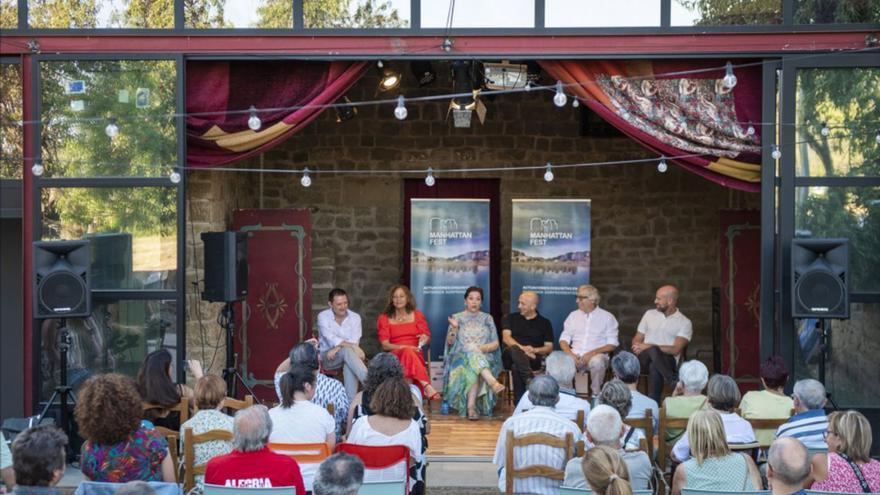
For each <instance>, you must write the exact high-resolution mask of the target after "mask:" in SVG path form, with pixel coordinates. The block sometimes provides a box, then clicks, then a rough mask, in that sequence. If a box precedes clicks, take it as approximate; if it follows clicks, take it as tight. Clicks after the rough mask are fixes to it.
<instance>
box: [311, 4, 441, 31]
mask: <svg viewBox="0 0 880 495" xmlns="http://www.w3.org/2000/svg"><path fill="white" fill-rule="evenodd" d="M422 8H424V7H422ZM443 18H444V19H445V18H446V17H445V14H444V17H443ZM303 24H304V26H305V27H306V28H307V29H324V28H360V29H364V28H407V27H409V26H410V2H409V0H330V1H328V0H303Z"/></svg>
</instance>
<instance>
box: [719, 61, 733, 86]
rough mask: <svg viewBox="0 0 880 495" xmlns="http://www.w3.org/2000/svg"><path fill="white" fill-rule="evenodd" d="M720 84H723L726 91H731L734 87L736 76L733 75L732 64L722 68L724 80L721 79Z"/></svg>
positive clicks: (728, 63)
mask: <svg viewBox="0 0 880 495" xmlns="http://www.w3.org/2000/svg"><path fill="white" fill-rule="evenodd" d="M721 84H724V87H725V88H727V89H733V87H734V86H736V74H734V73H733V64H731V63H730V62H727V64H726V65H725V66H724V78H723V79H721Z"/></svg>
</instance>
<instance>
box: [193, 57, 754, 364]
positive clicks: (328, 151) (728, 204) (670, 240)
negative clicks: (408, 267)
mask: <svg viewBox="0 0 880 495" xmlns="http://www.w3.org/2000/svg"><path fill="white" fill-rule="evenodd" d="M438 75H439V76H440V77H439V78H438V81H437V82H436V83H435V85H434V86H432V87H430V88H427V89H419V88H417V87H414V85H413V86H406V84H407V83H412V81H410V79H409V78H410V77H411V76H409V75H408V74H406V77H405V79H404V87H402V89H401V92H402V93H403V94H405V95H407V96H410V97H411V96H419V95H426V94H442V93H448V92H449V91H450V87H451V83H450V82H449V77H448V74H446V73H444V71H442V70H438ZM376 84H377V80H376V78H375V77H374V76H373V74H372V73H371V74H369V75H368V76H367V77H365V78H364V79H362V80H361V81H360V82H359V83H358V84H357V85H356V86H355V87H354V88H352V90H351V91H349V93H348V96H349V97H350V98H351V99H352V100H353V101H363V100H369V99H373V98H375V97H376V94H375V88H376ZM413 84H414V83H413ZM396 94H397V93H394V95H390V96H381V95H380V96H379V98H382V97H385V98H389V97H393V96H396ZM552 96H553V93H552V92H542V91H533V92H530V93H521V94H515V95H503V96H497V97H495V98H494V99H493V100H491V101H487V102H486V104H487V107H488V116H487V119H486V123H485V124H484V125H480V124H479V123H478V122H477V121H476V119H475V120H474V123H473V125H472V127H471V128H470V129H455V128H453V126H452V122H451V120H450V121H449V122H446V121H444V118H445V113H446V108H447V106H448V102H447V101H442V102H436V103H418V104H416V103H411V104H409V105H408V110H409V117H408V118H407V119H406V120H405V121H402V122H401V121H398V120H396V119H395V118H394V117H393V115H392V110H393V106H391V105H386V106H382V107H366V106H365V107H361V108H359V111H358V115H357V116H356V117H355V118H354V119H353V120H351V121H347V122H342V123H337V122H336V115H335V112H333V111H327V112H325V113H324V114H323V115H321V116H320V117H319V118H318V119H317V120H316V121H315V122H313V123H312V124H310V125H309V126H308V127H307V128H305V129H303V130H302V131H301V132H300V133H298V134H297V135H295V136H294V137H292V138H291V139H290V140H289V141H288V142H287V143H285V144H284V145H282V146H279V147H277V148H275V149H273V150H271V151H269V152H268V153H266V154H265V155H263V156H262V157H259V158H256V159H252V160H249V161H247V162H246V163H244V164H242V166H245V167H253V168H259V167H262V168H302V167H304V166H308V167H309V168H310V169H312V170H322V171H324V170H334V169H358V170H364V171H367V170H374V171H375V170H424V169H426V168H427V167H428V166H431V167H434V169H435V170H437V177H438V180H443V179H446V178H465V177H466V178H489V177H491V178H498V179H500V184H501V246H500V250H499V252H500V255H501V257H502V259H501V267H502V273H501V283H502V301H501V307H502V308H507V307H509V304H510V302H509V299H510V290H509V287H508V284H509V266H510V247H509V246H510V219H511V210H512V208H511V200H512V199H514V198H589V199H591V200H592V221H593V224H592V265H591V274H592V275H591V276H592V280H591V282H592V283H593V284H594V285H596V286H597V287H598V288H599V290H600V291H601V293H602V295H603V306H604V307H605V308H606V309H608V310H609V311H611V312H612V313H614V314H615V315H616V316H617V317H618V319H619V321H620V328H621V341H622V342H628V341H629V340H630V338H631V337H632V335H633V334H634V332H635V326H636V325H637V323H638V320H639V318H640V317H641V314H642V313H643V312H644V311H645V309H646V308H649V307H651V305H652V301H653V298H654V291H655V290H656V288H657V287H658V286H659V285H661V284H664V283H674V284H676V285H678V286H679V288H680V289H681V293H682V297H681V301H680V306H681V308H682V310H683V312H684V313H685V314H686V315H688V316H689V317H690V318H691V319H692V320H693V323H694V342H693V345H692V346H691V348H690V351H689V355H690V356H694V355H695V354H696V353H697V352H699V357H701V358H703V359H704V360H707V361H709V360H711V288H712V287H717V286H718V285H719V284H720V268H719V260H718V252H719V247H718V243H717V238H718V229H719V221H718V212H719V210H721V209H725V208H758V207H759V206H760V201H759V200H760V198H759V195H757V194H747V193H742V192H738V191H733V190H729V189H725V188H723V187H721V186H718V185H716V184H714V183H712V182H709V181H706V180H704V179H701V178H699V177H697V176H695V175H694V174H691V173H688V172H686V171H682V170H681V169H679V168H678V167H676V166H674V165H670V167H669V171H668V172H666V173H665V174H661V173H659V172H658V171H657V169H656V163H655V162H652V163H647V164H632V165H617V166H602V167H591V168H576V169H557V170H555V175H556V178H555V180H554V181H553V182H551V183H547V182H545V181H544V180H543V178H542V176H543V170H535V171H525V172H505V173H497V172H484V173H468V174H449V173H442V170H443V168H444V167H462V166H467V167H474V168H481V167H498V166H505V165H540V164H543V163H545V162H548V161H549V162H552V163H556V164H562V163H587V162H600V161H610V160H627V159H635V158H653V157H654V156H655V155H653V154H652V153H649V152H647V151H645V150H644V149H643V148H642V147H640V146H639V145H637V144H636V143H634V142H633V141H631V140H629V139H628V138H626V137H624V136H622V135H620V134H616V133H611V135H603V136H598V137H593V136H581V135H580V131H579V119H580V111H581V110H580V109H575V108H572V107H571V106H570V105H569V106H567V107H565V108H557V107H555V106H554V105H553V103H552V102H551V98H552ZM412 177H418V175H416V176H414V175H412V174H406V175H403V174H387V173H377V174H357V175H337V174H316V175H313V176H312V178H313V184H312V186H311V187H309V188H303V187H301V186H300V184H299V180H298V179H299V176H292V175H289V174H269V173H266V174H259V173H251V174H241V173H237V174H230V173H223V172H190V173H189V175H188V180H189V181H190V182H189V184H190V187H189V191H188V197H189V199H190V202H191V204H192V213H191V217H190V218H191V220H192V222H193V230H194V233H193V232H191V231H190V228H189V226H188V227H187V236H188V243H187V246H188V251H187V257H188V262H187V267H188V272H187V273H188V279H189V281H190V282H193V281H194V280H195V279H194V275H195V274H196V273H197V272H196V269H197V268H200V265H199V263H201V257H202V256H201V241H200V240H199V238H198V234H199V232H200V231H203V230H215V229H216V230H219V229H223V228H226V227H228V226H229V225H230V223H231V222H230V220H231V212H232V211H233V210H234V209H236V208H309V209H310V210H311V213H312V227H313V230H312V233H313V237H312V253H313V263H312V265H313V266H312V275H313V291H314V295H313V297H312V301H313V309H314V312H315V313H316V312H317V311H318V310H320V309H323V308H324V307H326V306H325V303H324V301H325V297H326V296H325V294H326V292H327V290H329V288H331V287H333V286H340V287H343V288H345V289H346V290H347V291H348V292H349V293H350V295H351V299H352V308H353V309H354V310H356V311H358V312H360V313H361V315H362V316H363V318H364V323H365V328H364V331H365V336H366V338H365V344H364V346H365V348H366V349H367V350H368V352H369V353H372V352H375V351H377V350H378V343H377V342H376V340H375V319H376V316H377V315H378V313H379V311H380V310H381V308H382V306H383V304H384V299H385V290H386V288H387V287H388V286H389V285H390V284H392V283H394V282H396V281H398V280H399V279H401V277H402V275H403V253H402V250H403V239H402V235H403V232H404V230H403V179H404V178H412ZM261 191H262V192H261ZM193 247H195V249H196V251H197V258H198V260H197V261H198V263H195V264H194V263H193V259H192V248H193ZM188 287H189V288H190V291H191V292H192V291H193V289H192V287H193V286H192V284H189V285H188ZM194 299H195V296H193V297H190V298H189V299H188V301H189V302H190V306H189V308H188V311H189V314H188V328H187V331H188V338H187V341H188V346H189V349H190V354H191V355H196V356H198V355H199V353H200V352H201V350H202V349H205V352H206V353H207V354H208V355H209V357H210V354H212V353H214V352H215V349H214V347H213V346H214V343H215V342H217V338H216V334H217V331H218V329H217V327H216V324H215V323H214V319H215V317H216V311H217V309H216V308H215V306H216V305H207V304H205V303H202V304H201V309H202V311H201V312H200V313H197V312H195V311H194V306H193V301H194ZM574 307H575V305H574V301H572V309H574ZM202 329H205V330H204V331H203V330H202ZM203 334H206V335H207V338H206V339H204V340H207V341H209V345H207V346H205V345H203V344H202V343H201V341H202V340H203V339H202V335H203ZM212 335H213V337H212ZM221 343H222V342H221ZM220 354H221V358H222V349H221V352H220ZM282 357H283V355H282V354H281V353H280V351H279V360H280V359H281V358H282Z"/></svg>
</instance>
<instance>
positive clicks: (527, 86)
mask: <svg viewBox="0 0 880 495" xmlns="http://www.w3.org/2000/svg"><path fill="white" fill-rule="evenodd" d="M523 90H525V92H526V93H528V92H529V91H531V90H532V81H529V82H527V83H526V85H525V86H524V87H523Z"/></svg>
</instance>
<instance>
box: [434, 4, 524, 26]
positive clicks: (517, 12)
mask: <svg viewBox="0 0 880 495" xmlns="http://www.w3.org/2000/svg"><path fill="white" fill-rule="evenodd" d="M451 2H452V0H421V7H422V15H421V17H422V27H423V28H445V27H446V19H447V18H448V15H449V10H450V3H451ZM454 6H455V8H454V9H453V12H452V14H453V15H452V27H453V28H481V27H485V28H488V27H498V28H504V27H506V28H532V27H535V0H470V1H468V2H462V1H457V2H455V4H454Z"/></svg>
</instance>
